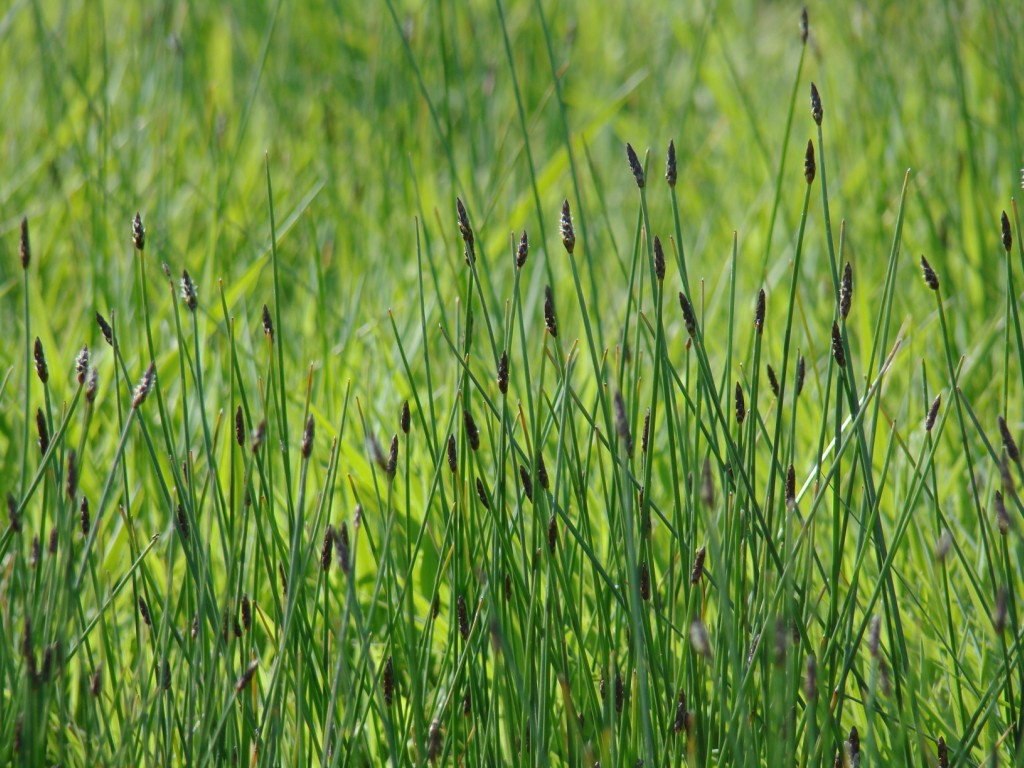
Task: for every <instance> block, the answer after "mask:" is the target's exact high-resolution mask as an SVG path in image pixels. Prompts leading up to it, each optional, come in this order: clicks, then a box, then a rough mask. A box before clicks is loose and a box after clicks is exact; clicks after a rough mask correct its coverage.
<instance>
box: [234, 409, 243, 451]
mask: <svg viewBox="0 0 1024 768" xmlns="http://www.w3.org/2000/svg"><path fill="white" fill-rule="evenodd" d="M235 442H236V443H238V445H239V446H240V447H241V446H243V445H245V417H244V416H243V414H242V406H238V407H237V408H236V409H235Z"/></svg>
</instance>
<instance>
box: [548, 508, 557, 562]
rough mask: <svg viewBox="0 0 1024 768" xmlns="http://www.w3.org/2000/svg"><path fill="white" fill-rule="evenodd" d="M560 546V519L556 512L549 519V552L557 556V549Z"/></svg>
mask: <svg viewBox="0 0 1024 768" xmlns="http://www.w3.org/2000/svg"><path fill="white" fill-rule="evenodd" d="M557 546H558V517H557V516H556V515H555V513H554V512H552V513H551V517H549V518H548V551H549V552H550V553H551V554H552V555H553V554H555V547H557Z"/></svg>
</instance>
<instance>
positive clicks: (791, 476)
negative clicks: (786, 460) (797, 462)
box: [786, 464, 796, 509]
mask: <svg viewBox="0 0 1024 768" xmlns="http://www.w3.org/2000/svg"><path fill="white" fill-rule="evenodd" d="M786 506H787V507H789V508H790V509H792V508H793V507H795V506H796V470H795V469H794V468H793V465H792V464H790V465H789V469H788V470H787V471H786Z"/></svg>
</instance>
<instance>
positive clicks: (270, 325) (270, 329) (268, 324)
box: [263, 304, 274, 341]
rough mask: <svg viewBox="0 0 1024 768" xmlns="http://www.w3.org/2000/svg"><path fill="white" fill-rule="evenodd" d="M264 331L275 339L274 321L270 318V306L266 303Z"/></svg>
mask: <svg viewBox="0 0 1024 768" xmlns="http://www.w3.org/2000/svg"><path fill="white" fill-rule="evenodd" d="M263 332H264V333H265V334H267V336H268V337H269V338H270V340H271V341H273V340H274V321H273V320H272V319H271V318H270V308H269V307H268V306H267V305H266V304H264V305H263Z"/></svg>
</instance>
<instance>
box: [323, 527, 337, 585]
mask: <svg viewBox="0 0 1024 768" xmlns="http://www.w3.org/2000/svg"><path fill="white" fill-rule="evenodd" d="M334 535H335V534H334V526H333V525H330V524H328V526H327V530H325V531H324V543H323V544H322V545H321V546H320V570H322V571H323V572H324V573H327V572H328V571H330V570H331V559H332V558H333V557H334Z"/></svg>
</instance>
